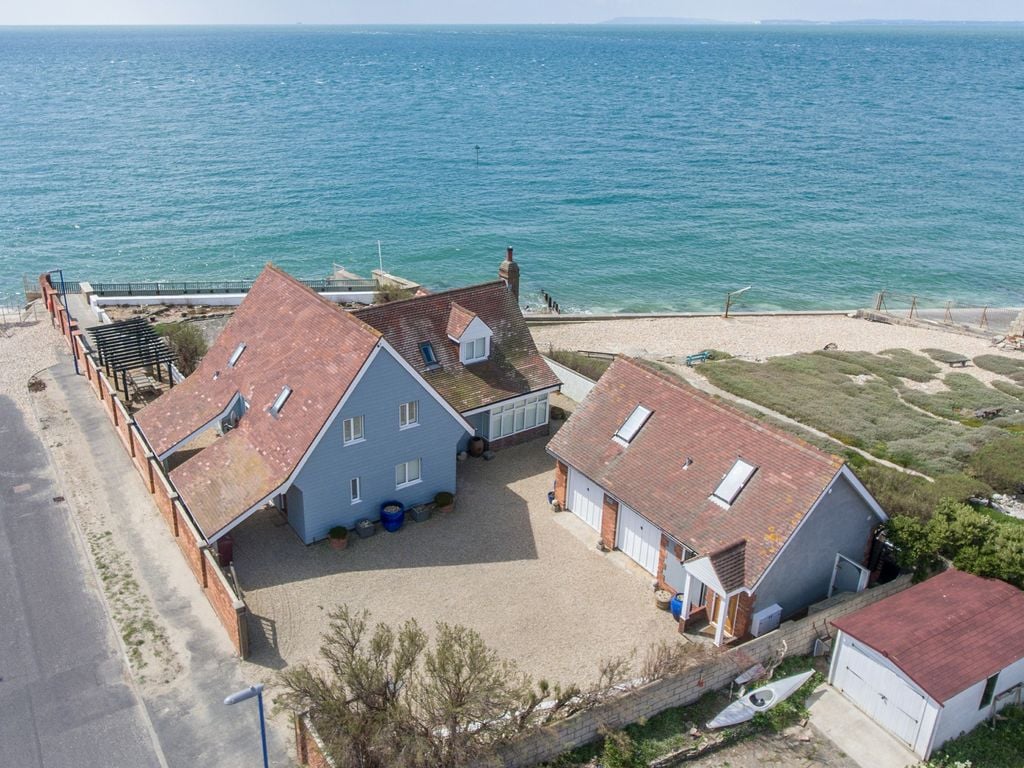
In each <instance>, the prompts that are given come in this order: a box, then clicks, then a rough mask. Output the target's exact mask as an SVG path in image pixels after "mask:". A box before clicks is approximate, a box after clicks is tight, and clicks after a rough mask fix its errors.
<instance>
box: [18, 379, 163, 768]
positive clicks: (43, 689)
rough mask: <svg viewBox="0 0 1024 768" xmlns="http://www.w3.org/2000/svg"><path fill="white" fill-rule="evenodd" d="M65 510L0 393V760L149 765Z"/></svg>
mask: <svg viewBox="0 0 1024 768" xmlns="http://www.w3.org/2000/svg"><path fill="white" fill-rule="evenodd" d="M71 515H72V513H71V510H70V509H69V508H68V507H67V505H66V504H65V503H63V502H62V501H61V500H60V490H59V489H58V486H57V483H56V480H55V478H54V475H53V472H52V470H51V468H50V461H49V457H48V455H47V453H46V450H45V448H44V446H43V445H42V443H41V442H40V441H39V439H38V438H37V437H36V436H35V434H33V433H32V431H31V430H30V429H29V428H28V426H27V424H26V423H25V421H24V418H23V416H22V414H21V412H20V411H19V410H18V409H17V407H16V406H15V405H14V403H13V402H12V401H11V400H10V398H8V397H5V396H3V395H0V765H2V766H3V767H4V768H7V766H10V767H11V768H37V767H39V768H50V767H51V766H52V767H53V768H67V766H83V767H86V768H89V767H91V766H102V767H103V768H122V767H123V768H149V767H150V766H153V767H154V768H157V767H158V766H162V765H165V763H163V761H162V759H161V758H159V757H158V756H157V750H156V748H155V747H154V739H153V737H152V736H151V734H152V727H151V726H150V724H149V721H148V719H147V715H146V710H145V708H144V707H143V705H142V703H141V702H140V701H139V699H138V697H137V696H136V694H135V692H134V689H133V688H132V687H131V686H130V685H129V684H128V682H127V681H128V679H129V677H128V671H127V669H126V662H125V660H124V658H123V656H122V654H121V651H120V647H119V645H118V643H117V638H116V636H115V635H114V631H113V628H112V626H111V624H110V622H109V620H108V618H107V615H106V613H105V611H104V607H103V603H102V599H101V597H100V588H99V585H98V584H97V583H96V579H95V577H94V575H93V573H92V571H91V569H90V567H89V565H88V561H87V559H86V555H85V553H84V551H83V549H82V546H83V545H82V543H81V540H80V538H79V536H78V533H77V531H76V529H75V527H74V522H73V519H72V517H71Z"/></svg>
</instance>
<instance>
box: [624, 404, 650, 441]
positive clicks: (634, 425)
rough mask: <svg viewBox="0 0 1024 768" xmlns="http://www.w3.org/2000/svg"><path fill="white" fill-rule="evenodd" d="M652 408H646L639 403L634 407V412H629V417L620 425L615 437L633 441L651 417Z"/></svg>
mask: <svg viewBox="0 0 1024 768" xmlns="http://www.w3.org/2000/svg"><path fill="white" fill-rule="evenodd" d="M652 413H653V411H651V409H650V408H644V406H642V405H638V406H637V407H636V408H634V409H633V412H632V413H631V414H629V418H628V419H626V421H625V422H623V424H622V426H621V427H619V431H618V432H616V433H615V437H617V438H618V439H619V440H621V441H622V442H623V443H631V442H633V438H634V437H636V435H637V433H638V432H639V431H640V428H641V427H642V426H643V425H644V424H646V423H647V420H648V419H649V418H650V417H651V414H652Z"/></svg>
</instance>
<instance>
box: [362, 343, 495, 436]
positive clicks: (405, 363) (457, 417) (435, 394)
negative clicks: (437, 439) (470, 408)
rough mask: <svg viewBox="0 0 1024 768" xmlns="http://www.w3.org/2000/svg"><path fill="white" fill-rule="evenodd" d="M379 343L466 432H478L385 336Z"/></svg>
mask: <svg viewBox="0 0 1024 768" xmlns="http://www.w3.org/2000/svg"><path fill="white" fill-rule="evenodd" d="M377 343H378V345H379V347H380V348H381V349H383V350H384V351H385V352H387V353H388V354H390V355H391V356H392V357H393V358H395V360H396V361H397V362H398V364H399V365H400V366H402V368H404V369H405V370H406V371H407V372H408V373H409V375H410V376H412V377H413V378H414V379H416V382H417V383H418V384H419V385H420V386H421V387H423V389H425V390H426V391H427V393H428V394H429V395H430V396H431V397H432V398H434V400H436V401H437V402H438V404H439V405H440V406H441V407H442V408H444V409H445V411H447V412H448V414H449V415H450V416H451V417H452V418H453V419H455V420H456V421H457V422H459V424H460V425H461V426H462V428H463V429H464V430H466V432H468V433H469V434H471V435H475V434H476V430H475V429H473V427H472V426H471V425H470V423H469V422H468V421H466V419H465V418H464V417H463V415H462V414H461V413H459V412H458V411H456V410H455V409H454V408H452V406H451V404H450V403H449V402H448V401H447V400H445V399H444V398H443V397H441V395H439V394H438V392H437V390H436V389H434V388H433V387H432V386H430V385H429V384H428V383H427V380H426V379H424V378H423V377H422V376H421V375H420V373H419V371H417V370H416V369H415V368H413V367H412V366H411V365H409V361H408V360H406V359H405V358H404V357H402V356H401V355H400V354H398V352H397V351H396V350H395V348H394V347H392V346H391V345H390V344H388V343H387V341H385V340H384V337H383V336H382V337H381V338H380V341H379V342H377Z"/></svg>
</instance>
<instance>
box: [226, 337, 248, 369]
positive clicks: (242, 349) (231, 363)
mask: <svg viewBox="0 0 1024 768" xmlns="http://www.w3.org/2000/svg"><path fill="white" fill-rule="evenodd" d="M243 352H245V342H242V343H241V344H239V345H238V346H237V347H235V351H234V352H232V353H231V359H230V360H228V367H229V368H234V367H235V363H237V362H238V358H240V357H241V356H242V353H243Z"/></svg>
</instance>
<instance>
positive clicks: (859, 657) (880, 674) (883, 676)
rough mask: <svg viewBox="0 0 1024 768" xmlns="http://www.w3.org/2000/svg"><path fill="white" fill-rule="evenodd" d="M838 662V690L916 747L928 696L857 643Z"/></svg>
mask: <svg viewBox="0 0 1024 768" xmlns="http://www.w3.org/2000/svg"><path fill="white" fill-rule="evenodd" d="M836 663H837V665H838V667H837V669H836V677H835V687H836V688H838V689H839V690H840V691H842V692H843V693H844V694H845V695H846V697H847V698H849V699H850V700H851V701H852V702H853V703H854V704H856V705H857V706H858V707H860V708H861V709H862V710H864V711H865V712H866V713H867V714H868V715H870V716H871V719H872V720H874V721H875V722H876V723H878V724H879V725H881V726H882V727H883V728H885V729H886V730H887V731H889V732H890V733H891V734H892V735H893V736H895V737H896V738H897V739H899V740H900V741H902V742H903V743H904V744H907V745H908V746H910V747H911V748H913V746H914V742H916V741H917V734H918V732H919V731H920V730H921V718H922V717H923V716H924V707H925V701H924V697H923V696H921V695H920V694H919V693H917V692H916V691H915V690H914V689H913V688H911V687H910V686H908V685H907V684H906V683H904V682H903V681H902V680H901V679H900V677H899V676H898V675H896V674H895V673H893V672H891V671H890V670H888V669H886V668H885V667H883V666H882V665H881V664H879V663H878V662H876V661H874V660H873V659H871V658H869V657H868V656H866V655H865V654H864V653H863V652H861V651H860V650H859V649H858V648H857V646H856V645H855V644H853V643H850V642H847V643H845V644H844V645H843V648H842V651H841V652H840V656H839V659H838V660H837V662H836Z"/></svg>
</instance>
